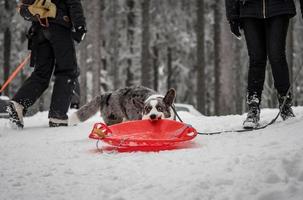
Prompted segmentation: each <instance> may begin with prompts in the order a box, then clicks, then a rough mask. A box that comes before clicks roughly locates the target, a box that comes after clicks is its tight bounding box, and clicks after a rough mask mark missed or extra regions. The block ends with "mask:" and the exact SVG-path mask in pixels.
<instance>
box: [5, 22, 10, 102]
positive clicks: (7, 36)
mask: <svg viewBox="0 0 303 200" xmlns="http://www.w3.org/2000/svg"><path fill="white" fill-rule="evenodd" d="M11 40H12V34H11V30H10V28H9V27H7V28H6V29H5V31H4V45H3V46H4V49H3V50H4V52H3V58H4V63H3V65H4V67H3V74H4V77H3V78H4V80H5V81H6V80H7V79H8V77H9V75H10V74H9V73H10V68H11V62H10V59H11ZM4 94H5V95H6V96H9V86H7V87H6V89H5V90H4Z"/></svg>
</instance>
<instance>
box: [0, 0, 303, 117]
mask: <svg viewBox="0 0 303 200" xmlns="http://www.w3.org/2000/svg"><path fill="white" fill-rule="evenodd" d="M17 3H18V1H14V0H0V84H2V83H4V81H5V80H7V78H8V76H9V75H10V74H11V73H12V72H13V70H14V69H15V68H16V66H17V65H18V64H19V63H20V62H21V61H22V60H23V59H24V58H25V57H26V56H27V55H28V54H29V52H28V50H27V39H26V33H27V29H28V27H29V26H30V22H26V21H24V20H23V19H22V18H21V17H20V16H19V14H18V13H17V12H16V6H17ZM82 4H83V7H84V12H85V16H86V19H87V29H88V33H87V37H86V39H85V40H84V41H83V42H82V43H81V44H79V45H78V44H76V48H77V55H78V65H79V68H80V71H81V73H80V77H79V82H80V89H81V95H80V96H81V104H84V103H85V102H87V101H89V100H90V99H91V98H92V97H93V96H96V95H97V94H99V93H100V92H104V91H108V90H114V89H117V88H121V87H125V86H130V85H144V86H147V87H150V88H153V89H155V90H157V91H159V92H161V93H165V92H166V90H167V89H168V88H172V87H173V88H175V89H176V90H177V99H176V101H177V102H178V103H189V104H192V105H194V106H195V107H196V108H198V110H199V111H201V112H202V113H203V114H205V115H226V114H241V113H243V112H245V110H246V103H245V101H246V93H245V92H246V84H247V83H246V82H247V70H248V57H247V49H246V45H245V39H244V37H243V38H242V40H237V39H235V38H234V37H233V36H232V34H231V33H230V29H229V24H228V22H227V20H226V17H225V5H224V0H216V1H213V0H82ZM297 8H299V6H297ZM301 16H302V15H301V13H300V11H298V15H297V16H296V17H295V18H293V19H292V20H291V23H290V28H289V33H288V41H287V58H288V62H289V69H290V74H291V80H293V77H294V75H296V74H297V72H298V70H299V69H300V67H301V66H302V62H303V21H302V17H301ZM32 70H33V69H31V68H30V67H28V66H26V67H25V68H24V69H23V71H21V73H20V74H19V75H18V76H17V78H16V79H15V80H14V81H13V82H12V83H11V84H10V86H9V87H8V88H7V89H6V90H5V92H4V94H5V95H6V96H9V97H12V96H13V94H14V93H15V92H16V90H17V89H18V88H19V87H20V86H21V84H22V82H23V81H24V80H25V79H26V77H28V76H29V75H30V73H31V71H32ZM270 70H271V69H270V65H268V67H267V76H266V83H265V85H264V92H263V100H262V107H270V108H271V107H277V98H276V91H275V90H274V89H273V88H274V87H273V78H272V75H271V71H270ZM302 78H303V71H302V72H301V74H299V77H298V79H297V81H296V82H293V81H292V84H293V86H294V87H293V93H294V104H295V105H303V95H302V90H303V81H302ZM51 84H52V83H51ZM50 95H51V87H50V88H49V89H48V90H47V91H46V92H45V93H44V95H43V96H42V97H41V98H40V99H39V101H38V102H37V103H36V104H35V106H34V110H35V111H44V110H48V109H49V100H50Z"/></svg>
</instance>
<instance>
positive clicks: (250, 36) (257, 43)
mask: <svg viewBox="0 0 303 200" xmlns="http://www.w3.org/2000/svg"><path fill="white" fill-rule="evenodd" d="M300 1H301V7H302V5H303V3H302V2H303V0H300ZM226 15H227V19H228V21H229V23H230V28H231V32H232V33H233V34H234V35H235V36H236V37H238V38H240V37H241V33H240V29H243V30H244V35H245V39H246V43H247V48H248V55H249V71H248V86H247V104H248V109H249V110H248V114H247V118H246V120H245V121H244V123H243V127H244V128H255V127H257V126H258V122H259V120H260V103H261V96H262V90H263V85H264V80H265V71H266V63H267V58H268V59H269V62H270V64H271V68H272V73H273V77H274V86H275V88H276V89H277V92H278V100H279V105H280V108H281V106H282V104H283V101H284V100H285V101H286V103H285V105H284V107H283V108H281V117H282V119H283V120H286V119H288V118H290V117H294V116H295V115H294V113H293V111H292V108H291V106H292V94H291V93H288V94H287V92H288V90H289V88H290V82H289V71H288V65H287V61H286V54H285V49H286V37H287V31H288V24H289V20H290V18H291V17H293V16H295V15H296V8H295V4H294V2H293V0H226Z"/></svg>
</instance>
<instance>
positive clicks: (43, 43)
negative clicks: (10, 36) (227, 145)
mask: <svg viewBox="0 0 303 200" xmlns="http://www.w3.org/2000/svg"><path fill="white" fill-rule="evenodd" d="M36 34H37V35H36V37H35V41H34V42H35V43H36V45H35V48H36V49H34V51H35V53H36V55H34V56H35V57H36V60H35V69H34V71H33V73H32V74H31V76H30V77H29V78H28V79H27V80H26V81H25V82H24V83H23V85H22V86H21V88H20V89H19V90H18V92H17V93H16V94H15V96H14V97H13V98H12V101H11V102H10V104H9V105H8V107H7V111H8V113H9V119H10V122H11V123H12V125H13V126H17V127H18V128H23V126H24V123H23V116H24V114H25V110H26V109H27V108H29V107H30V106H32V105H33V104H34V103H35V102H36V100H37V99H38V98H39V97H40V96H41V95H42V94H43V92H44V91H45V90H46V89H47V87H48V85H49V81H50V78H51V75H52V72H53V69H54V54H53V50H52V48H51V45H50V43H49V42H48V41H47V40H46V39H45V38H44V37H43V34H42V31H41V30H38V31H37V33H36ZM32 56H33V55H32Z"/></svg>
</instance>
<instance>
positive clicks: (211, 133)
mask: <svg viewBox="0 0 303 200" xmlns="http://www.w3.org/2000/svg"><path fill="white" fill-rule="evenodd" d="M302 68H303V65H302V66H301V67H300V69H299V70H298V73H297V74H296V77H295V79H294V81H293V83H292V84H291V85H290V87H289V88H288V90H287V93H286V95H285V97H284V100H283V103H282V105H281V106H280V109H279V113H278V114H277V115H276V117H275V118H273V119H272V120H271V121H270V122H269V123H268V124H266V125H264V126H261V127H256V128H251V129H239V130H227V131H218V132H210V133H200V132H198V134H199V135H219V134H222V133H232V132H236V133H243V132H251V131H256V130H262V129H265V128H267V127H268V126H270V125H272V124H274V123H275V122H276V121H277V119H278V118H279V116H280V114H281V111H282V110H283V108H284V106H285V104H286V100H287V97H288V95H289V94H290V91H291V89H292V87H293V85H294V83H295V82H296V81H297V79H298V77H299V74H300V72H301V70H302ZM171 107H172V109H173V111H174V113H175V115H176V116H177V118H178V119H179V120H180V122H182V123H183V120H182V119H181V117H180V116H179V115H178V113H177V111H176V108H175V106H174V105H172V106H171Z"/></svg>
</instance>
